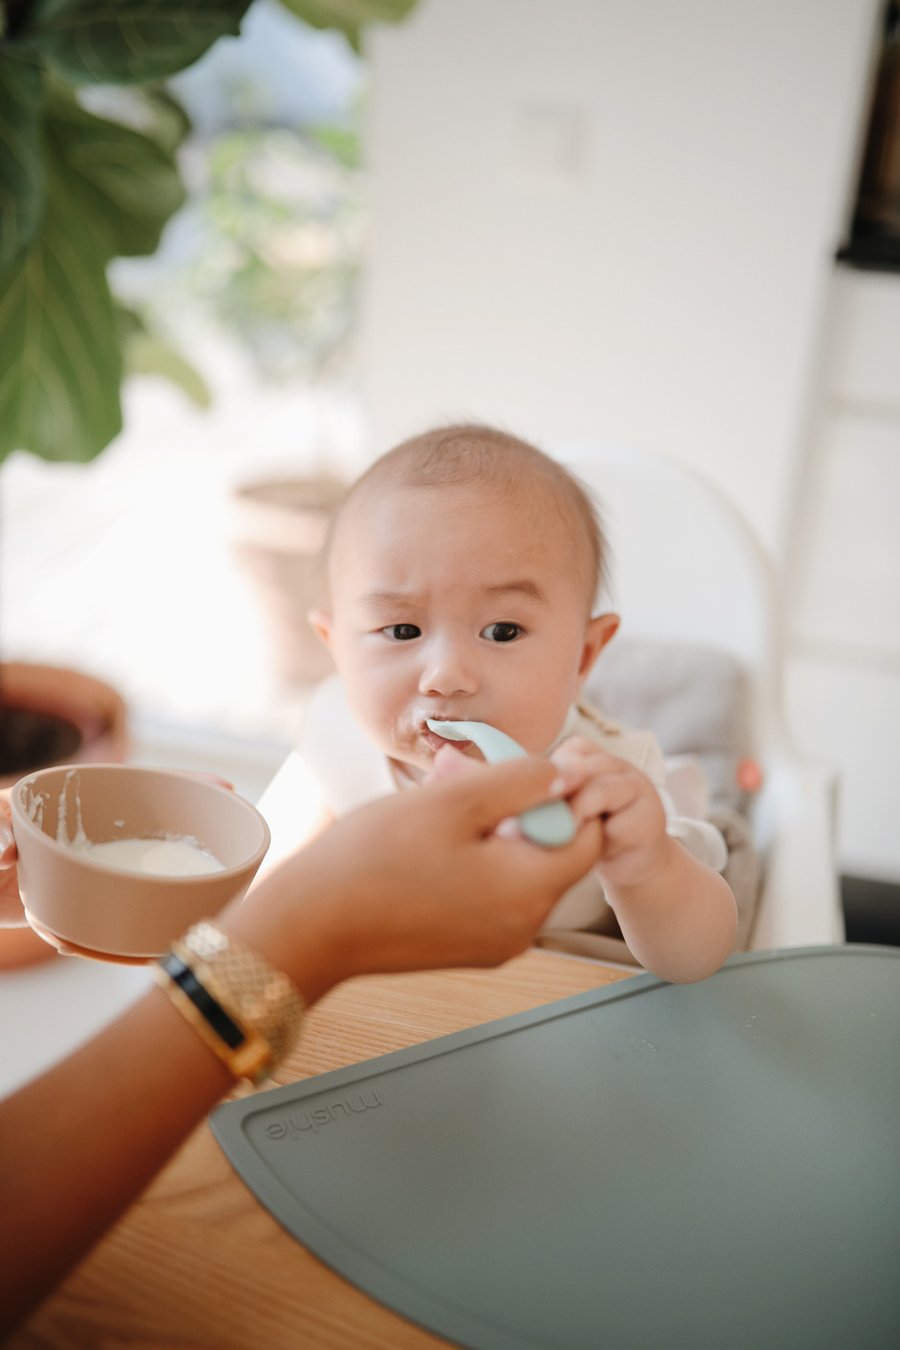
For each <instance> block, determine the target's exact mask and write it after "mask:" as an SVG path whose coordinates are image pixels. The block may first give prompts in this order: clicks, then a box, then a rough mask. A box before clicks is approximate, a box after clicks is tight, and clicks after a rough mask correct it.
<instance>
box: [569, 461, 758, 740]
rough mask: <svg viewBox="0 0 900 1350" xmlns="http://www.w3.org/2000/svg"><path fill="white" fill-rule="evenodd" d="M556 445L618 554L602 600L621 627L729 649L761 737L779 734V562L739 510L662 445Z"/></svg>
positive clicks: (632, 634) (625, 634)
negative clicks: (660, 449)
mask: <svg viewBox="0 0 900 1350" xmlns="http://www.w3.org/2000/svg"><path fill="white" fill-rule="evenodd" d="M549 449H550V453H552V454H553V455H554V457H555V458H557V459H559V460H560V461H561V462H562V463H564V464H565V465H566V466H567V467H568V468H570V469H572V470H573V471H574V472H575V473H576V474H577V475H578V476H579V478H580V479H581V480H582V482H583V483H584V484H585V485H586V486H587V487H588V488H589V489H590V491H591V494H592V496H593V497H594V498H595V500H596V501H597V503H598V505H599V507H600V512H601V517H602V521H603V526H604V532H605V534H606V537H607V539H608V542H609V546H610V556H611V565H610V577H609V585H608V588H607V593H606V595H605V596H604V597H601V602H600V603H601V604H603V605H605V607H606V608H611V609H614V610H616V611H617V612H618V613H620V614H621V616H622V626H621V629H620V637H621V638H653V639H660V640H663V641H672V642H676V643H684V644H688V643H696V644H698V645H700V646H707V647H712V648H716V649H718V650H719V651H723V652H728V653H731V654H732V655H733V656H735V657H736V658H737V659H738V660H739V661H740V662H741V664H742V666H743V667H744V668H745V669H746V671H747V672H748V674H749V677H750V680H751V685H752V715H753V719H754V724H755V728H756V731H755V738H756V739H767V738H768V737H770V736H776V737H780V736H781V711H780V707H781V705H780V681H781V644H780V638H779V632H778V619H777V608H776V601H775V595H776V587H775V576H774V567H773V564H772V562H771V560H770V559H769V558H768V556H767V555H766V553H765V551H764V549H763V548H762V546H761V544H760V543H759V541H758V540H757V538H756V536H755V535H754V533H753V531H752V530H751V528H750V526H749V525H748V523H747V521H746V520H745V519H744V517H743V516H742V515H741V514H740V512H739V511H738V510H737V509H736V508H735V507H733V506H732V505H731V503H730V502H728V501H727V500H726V498H725V497H723V496H722V494H721V493H720V492H719V491H718V490H717V489H716V488H715V487H713V485H712V484H710V483H708V482H707V481H706V480H704V479H703V478H701V477H700V476H699V475H697V474H696V473H694V472H693V471H692V470H690V469H688V468H686V467H685V466H683V465H681V464H678V463H676V462H675V461H673V460H670V459H667V458H665V457H664V456H662V455H654V454H651V453H649V452H647V451H640V450H635V449H632V448H629V447H623V446H620V445H614V444H609V443H606V442H601V441H577V442H568V443H564V444H560V445H558V446H551V447H549ZM619 640H620V638H618V637H617V638H616V641H617V642H618V641H619Z"/></svg>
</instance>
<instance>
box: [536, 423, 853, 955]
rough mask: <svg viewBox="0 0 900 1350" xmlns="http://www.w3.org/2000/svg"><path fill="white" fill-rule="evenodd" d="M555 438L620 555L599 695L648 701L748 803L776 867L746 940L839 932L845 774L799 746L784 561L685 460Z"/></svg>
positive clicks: (655, 719)
mask: <svg viewBox="0 0 900 1350" xmlns="http://www.w3.org/2000/svg"><path fill="white" fill-rule="evenodd" d="M548 448H549V451H550V453H552V454H553V455H554V456H555V457H556V458H557V459H559V460H560V461H561V462H562V463H563V464H565V465H566V466H567V467H568V468H570V469H572V470H573V471H574V472H575V473H576V474H578V476H579V477H580V478H581V480H582V482H583V483H584V484H585V485H586V486H587V487H588V488H589V490H590V491H591V493H592V495H593V496H594V497H595V499H596V501H597V502H598V505H599V507H600V512H601V517H602V521H603V526H604V532H605V534H606V537H607V540H608V544H609V551H610V555H611V565H610V577H609V584H608V586H607V588H606V593H605V594H604V595H602V596H601V598H600V602H599V603H600V604H601V606H602V607H604V608H607V609H613V610H615V611H617V612H618V613H620V614H621V618H622V625H621V629H620V632H619V634H617V636H616V638H615V639H614V641H613V643H612V644H611V646H610V647H609V649H608V651H604V652H603V653H601V656H600V659H599V661H598V663H597V666H596V668H595V672H594V673H593V674H592V676H591V677H590V678H589V680H588V683H587V686H586V693H587V694H588V696H594V695H595V693H599V695H600V706H601V707H602V706H603V701H604V700H608V701H609V704H610V706H609V707H608V708H607V709H606V711H609V712H610V713H611V714H612V715H613V716H614V717H617V718H618V719H619V720H622V721H628V720H629V716H628V714H630V713H631V712H632V710H634V709H639V711H638V712H637V716H638V718H639V720H638V722H637V723H633V724H635V725H645V726H649V727H650V728H651V729H652V730H655V731H656V732H657V735H658V736H659V737H660V740H661V741H662V742H663V748H664V749H665V750H666V751H667V752H668V753H672V752H675V753H679V754H680V753H687V754H691V753H692V752H694V751H696V750H700V752H701V758H702V759H703V761H704V763H703V768H704V771H705V772H706V773H707V777H711V778H712V779H713V780H714V781H713V783H712V787H713V797H714V798H716V797H717V798H718V801H719V803H720V804H724V805H726V806H727V808H728V809H729V810H731V809H733V808H737V809H739V810H740V811H741V812H742V813H744V814H745V817H746V819H747V821H748V823H749V824H750V827H751V829H752V838H753V843H754V845H755V848H756V851H757V853H758V856H759V859H760V861H761V866H762V881H761V884H760V891H759V900H758V903H757V905H756V910H755V914H754V917H753V922H752V927H751V929H750V932H749V936H748V937H746V938H745V945H748V946H750V947H751V948H760V947H780V946H805V945H815V944H819V943H831V942H840V941H841V940H842V939H843V918H842V913H841V906H840V890H839V879H838V874H837V868H836V865H835V857H834V837H835V828H834V816H835V800H836V782H835V776H834V774H833V773H832V772H831V771H830V770H829V769H828V768H827V767H824V768H823V767H821V766H816V765H812V764H809V763H806V762H804V761H803V760H802V759H800V758H799V757H798V756H797V755H796V754H795V753H794V752H793V751H792V749H791V747H790V745H789V742H788V738H787V735H786V732H785V728H784V722H783V715H782V682H783V665H784V662H783V647H782V641H781V624H780V610H779V602H778V587H777V582H776V573H775V568H774V564H773V563H772V561H771V559H770V558H769V557H768V555H767V554H766V552H765V550H764V549H763V547H762V546H761V544H760V543H759V541H758V540H757V538H756V536H755V535H754V533H753V531H752V530H751V528H750V526H749V525H748V523H747V521H746V520H745V519H744V518H743V517H742V515H741V514H740V512H739V511H738V510H737V508H736V507H734V506H733V505H732V504H731V503H730V502H728V501H727V500H726V498H725V497H724V496H723V495H722V494H721V493H720V492H719V491H718V490H717V489H716V488H715V487H713V485H712V484H710V483H708V482H707V481H705V480H704V479H702V478H701V477H700V476H699V475H698V474H696V473H694V472H693V471H692V470H690V469H688V468H686V467H684V466H683V465H680V464H678V463H676V462H674V461H672V460H670V459H667V458H665V457H663V456H659V455H654V454H650V453H648V452H646V451H639V450H634V449H631V448H628V447H623V446H619V445H612V444H607V443H604V442H599V441H587V440H583V441H577V442H567V443H564V444H558V445H554V446H550V447H548ZM626 644H631V646H630V649H626ZM654 644H659V646H658V647H657V646H655V645H654ZM657 652H658V653H659V658H658V660H657ZM657 666H658V667H659V669H657V668H656V667H657ZM707 666H708V667H709V669H710V670H712V671H713V672H714V673H713V674H712V676H711V677H709V676H707V675H706V674H705V673H704V672H705V669H706V667H707ZM737 671H740V672H742V673H741V675H740V677H739V678H740V681H741V683H742V685H743V688H741V689H739V688H738V682H737V679H736V675H735V672H737ZM610 677H611V681H610ZM644 685H646V686H647V688H646V689H644V688H643V686H644ZM654 686H657V688H656V690H655V691H654ZM723 691H724V692H723ZM613 693H614V694H615V696H616V698H617V699H619V700H621V703H622V708H620V707H618V706H615V704H614V703H613V701H612V699H611V698H610V697H609V696H610V695H611V694H613ZM672 694H674V695H676V696H677V697H676V698H674V699H673V700H672V704H673V706H672V707H671V708H667V707H665V706H664V704H665V701H666V700H667V699H669V698H670V695H672ZM642 698H643V700H644V703H643V704H642V703H641V699H642ZM654 698H655V699H656V702H655V703H654V702H653V700H654ZM648 699H649V701H650V704H649V706H650V710H651V711H652V713H653V714H654V715H653V716H648V717H647V718H646V720H644V718H643V717H642V714H643V713H644V712H645V711H646V707H645V705H646V703H647V700H648ZM705 702H708V703H709V705H710V707H709V709H708V710H707V708H706V707H705V706H704V703H705ZM623 709H624V710H623ZM625 710H627V711H625ZM707 711H708V712H709V716H707ZM704 723H706V725H703V724H704ZM661 728H664V732H665V734H661ZM720 733H721V736H720ZM704 736H705V737H706V742H705V743H704V744H702V745H700V744H695V743H694V739H695V737H696V738H697V739H702V737H704ZM666 739H668V740H669V742H670V743H669V744H668V745H667V744H666ZM720 739H721V742H722V744H721V745H720V746H717V742H718V741H719V740H720ZM675 741H679V743H678V744H673V742H675ZM717 750H720V751H721V753H717ZM757 768H758V775H757V781H756V782H754V781H753V776H754V773H755V772H756V770H757ZM744 771H747V772H749V778H747V781H745V782H742V781H741V774H742V772H744ZM744 788H747V789H749V792H744ZM739 908H740V900H739Z"/></svg>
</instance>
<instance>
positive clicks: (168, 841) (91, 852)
mask: <svg viewBox="0 0 900 1350" xmlns="http://www.w3.org/2000/svg"><path fill="white" fill-rule="evenodd" d="M67 843H68V847H69V848H71V849H72V850H73V851H74V852H76V853H80V854H83V855H84V856H85V857H87V858H89V859H90V861H91V862H94V863H97V864H98V866H100V867H111V868H115V869H117V870H118V871H121V872H142V873H147V874H149V875H152V876H166V877H193V876H206V875H208V874H209V873H210V872H224V871H225V866H224V864H223V863H221V862H219V860H218V858H216V857H214V856H213V855H212V854H211V853H210V852H208V850H207V849H205V848H203V847H202V846H201V844H200V843H199V842H198V841H197V840H196V839H194V838H192V837H191V836H189V835H170V836H168V837H166V838H163V839H112V840H110V841H109V842H107V843H94V842H93V841H92V840H90V839H85V838H84V837H83V836H82V837H81V838H78V837H76V838H75V839H73V840H71V841H67Z"/></svg>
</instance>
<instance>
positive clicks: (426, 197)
mask: <svg viewBox="0 0 900 1350" xmlns="http://www.w3.org/2000/svg"><path fill="white" fill-rule="evenodd" d="M882 12H883V8H882V5H881V3H880V0H825V2H824V3H823V2H822V0H791V2H790V3H787V4H785V3H782V2H781V0H758V2H757V3H754V4H746V3H744V2H743V0H680V2H679V3H678V4H668V3H665V2H664V0H655V2H651V3H647V4H641V5H628V4H624V3H622V2H621V0H489V3H482V2H481V0H425V3H423V4H422V5H421V6H420V7H419V8H418V9H417V11H416V12H415V13H414V14H413V16H412V18H411V19H410V21H409V22H407V23H406V24H405V25H404V26H403V27H401V28H398V29H392V30H382V31H380V32H379V33H378V34H377V35H376V38H375V41H374V42H373V44H372V50H371V59H372V76H373V99H372V103H371V106H370V109H369V120H368V144H367V150H368V162H369V166H370V170H371V174H372V187H373V194H374V195H373V230H374V234H373V238H372V242H371V246H370V254H369V260H368V267H367V271H366V276H365V290H364V297H365V303H364V309H363V329H362V340H363V348H362V353H363V365H362V377H363V405H364V409H365V419H366V435H367V440H368V444H369V446H370V447H371V451H372V453H375V452H376V451H379V450H381V449H383V448H385V447H386V446H388V445H389V444H391V443H392V442H394V441H395V440H397V439H398V438H399V437H402V436H404V435H406V434H409V433H411V432H413V431H415V430H417V429H419V428H421V427H422V426H424V425H426V424H429V423H431V422H434V421H436V420H441V419H446V418H454V419H455V418H459V417H468V416H471V417H476V418H481V419H486V420H492V421H497V422H500V423H502V424H505V425H507V426H508V427H509V428H510V429H512V430H514V431H518V432H520V433H521V434H523V435H525V436H528V437H532V438H535V439H537V440H538V441H540V442H542V443H549V444H553V443H559V442H564V441H566V440H567V439H570V438H578V439H582V438H585V437H592V436H593V437H597V438H601V439H608V440H613V441H622V442H625V443H627V444H631V445H636V446H640V447H644V448H648V449H651V450H653V451H656V452H658V453H662V454H664V455H670V456H672V457H673V458H675V459H677V460H679V461H682V462H683V463H685V464H687V465H689V466H691V467H693V468H695V469H696V470H698V471H699V472H700V473H702V474H703V475H704V476H706V477H707V478H709V479H710V480H711V481H712V482H713V483H714V484H715V485H716V486H717V487H718V488H719V489H720V490H721V491H722V492H723V493H725V494H726V495H727V496H728V497H729V498H730V499H731V500H732V501H733V502H734V503H735V504H736V505H737V506H738V507H739V508H740V510H741V511H742V512H743V513H744V515H745V516H746V517H747V519H748V520H749V521H750V523H751V525H752V526H753V527H754V529H755V530H756V532H757V534H758V535H759V537H760V539H761V540H762V541H763V543H764V544H765V545H766V547H767V548H768V549H769V550H770V551H771V552H772V554H773V555H774V557H775V559H776V562H777V564H778V565H779V567H780V568H782V569H783V570H782V577H783V592H782V594H783V598H784V600H785V605H786V609H785V622H786V640H787V650H788V712H789V718H790V725H791V729H792V731H793V733H794V737H795V739H796V741H797V742H798V744H799V746H800V747H801V748H802V749H803V751H804V752H805V753H807V754H810V755H811V756H812V757H813V758H816V759H819V760H822V761H824V762H827V763H831V764H834V765H836V766H837V767H838V768H839V769H840V771H841V775H842V792H841V802H842V807H841V837H840V852H841V863H842V866H843V868H844V870H845V871H849V872H858V873H860V874H862V875H866V876H875V877H887V878H891V879H893V880H894V881H900V833H898V831H897V830H896V827H895V825H894V812H895V804H896V803H898V801H900V791H898V771H897V766H896V762H895V757H896V748H897V747H898V746H900V624H898V618H900V543H898V539H897V533H896V529H895V524H894V522H895V518H896V510H897V505H898V503H900V277H898V275H897V274H896V273H894V274H891V273H889V272H877V273H876V272H864V271H860V270H853V269H850V268H848V267H845V266H842V265H839V264H837V263H836V261H835V255H836V253H837V251H838V249H839V247H840V245H841V244H842V242H843V241H844V240H845V238H846V235H847V231H848V228H849V223H850V218H851V215H852V208H853V198H854V195H855V191H856V185H857V178H858V174H859V166H860V158H861V154H862V144H863V138H864V134H865V130H866V122H867V111H868V105H869V98H870V93H871V88H872V80H873V72H874V61H875V57H876V52H877V48H878V43H879V40H880V31H881V17H882ZM711 566H714V561H713V560H711Z"/></svg>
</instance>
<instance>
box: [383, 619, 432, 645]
mask: <svg viewBox="0 0 900 1350" xmlns="http://www.w3.org/2000/svg"><path fill="white" fill-rule="evenodd" d="M381 631H382V633H384V635H385V637H388V638H390V639H391V641H392V642H412V640H413V638H417V637H421V636H422V630H421V628H419V627H418V625H416V624H414V623H389V624H388V626H387V628H382V630H381Z"/></svg>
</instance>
